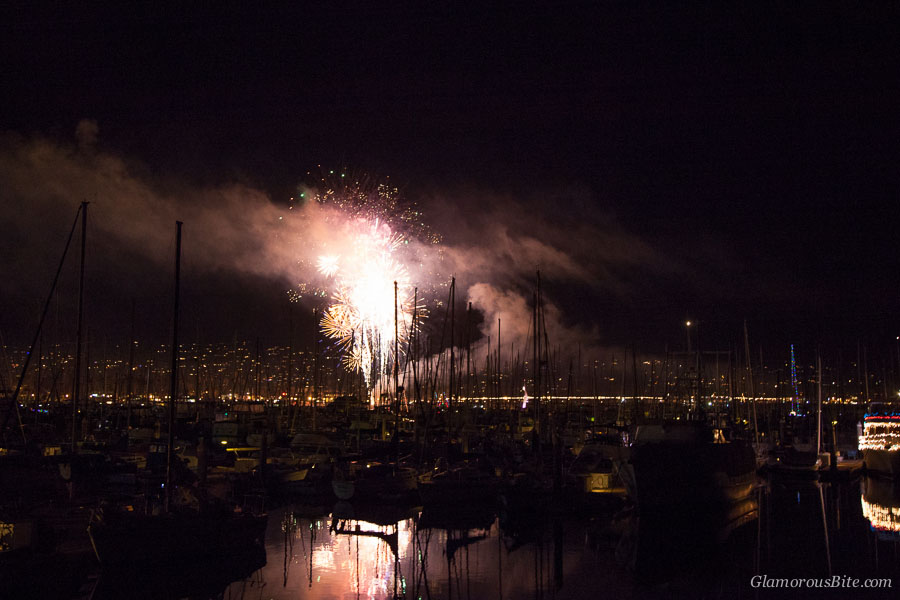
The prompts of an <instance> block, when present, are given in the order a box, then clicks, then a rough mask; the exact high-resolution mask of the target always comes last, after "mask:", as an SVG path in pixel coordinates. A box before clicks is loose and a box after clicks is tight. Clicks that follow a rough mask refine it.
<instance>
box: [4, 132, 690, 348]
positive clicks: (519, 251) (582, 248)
mask: <svg viewBox="0 0 900 600" xmlns="http://www.w3.org/2000/svg"><path fill="white" fill-rule="evenodd" d="M75 133H76V135H75V143H73V144H65V143H59V142H58V141H54V140H51V139H48V138H45V137H30V138H28V137H23V136H21V135H17V134H14V133H8V134H5V135H3V136H0V196H2V200H3V205H4V206H5V207H7V209H6V210H4V211H2V213H0V215H2V216H0V220H2V226H3V228H4V230H5V231H7V232H9V235H7V236H5V237H4V238H3V240H2V241H0V245H2V247H3V251H4V255H5V256H7V257H15V259H14V260H7V261H5V264H4V271H5V273H4V276H3V277H2V281H0V286H2V289H3V291H4V293H9V294H12V293H13V292H17V293H27V294H31V295H36V294H42V293H45V291H44V286H45V285H46V282H47V281H48V280H49V275H48V273H50V272H52V265H55V260H58V258H57V257H58V252H59V250H60V249H61V245H62V240H64V239H65V235H66V234H67V232H68V229H69V227H70V226H71V223H72V219H73V217H74V215H75V210H76V208H77V206H78V203H79V202H80V201H82V200H87V201H89V202H90V203H91V205H90V219H89V224H90V225H89V226H90V228H91V230H90V235H91V239H92V242H91V244H92V246H93V250H94V253H95V256H96V257H97V258H95V259H94V262H93V263H92V264H93V265H94V268H95V269H103V268H108V269H109V270H110V271H111V272H112V275H111V276H112V277H114V278H121V279H122V281H123V282H125V283H123V285H124V286H125V287H127V285H126V283H127V281H128V280H130V281H131V282H132V285H138V283H135V282H140V281H141V279H142V275H141V274H140V273H138V272H134V271H135V270H136V269H134V268H133V262H132V258H134V257H137V258H138V259H140V260H142V261H145V262H146V263H148V264H154V265H157V267H158V268H160V269H162V268H163V266H164V265H168V264H169V262H170V261H171V258H172V256H173V254H174V222H175V221H176V220H180V221H184V222H185V250H184V254H185V260H186V261H187V262H188V263H189V264H190V265H192V266H193V268H195V269H197V270H198V271H205V272H209V273H217V274H218V275H219V276H220V277H223V276H229V274H238V275H241V274H242V275H246V276H250V277H255V278H261V279H264V280H271V281H275V282H277V283H278V285H279V286H282V289H284V290H287V289H288V288H292V289H297V287H298V286H299V285H301V284H307V285H310V286H311V287H310V288H309V289H315V286H317V285H319V284H320V283H321V278H320V276H319V275H318V274H317V273H316V271H315V269H314V268H313V267H312V265H315V260H316V254H317V253H318V252H319V251H320V250H321V249H322V248H323V247H339V246H340V244H341V243H342V241H341V239H340V236H341V235H342V233H341V229H340V228H338V227H335V223H336V222H337V221H338V220H339V219H340V218H341V216H340V214H339V211H338V209H337V208H336V207H333V206H328V205H320V204H318V203H316V202H305V203H299V204H296V205H294V206H288V204H287V203H281V204H279V203H277V202H274V201H273V200H272V199H271V198H270V197H269V196H268V195H267V194H266V193H265V192H263V191H261V190H259V189H256V188H254V187H253V186H250V185H246V184H240V183H226V184H222V185H218V186H206V187H203V186H196V185H191V184H189V183H185V182H183V181H172V180H171V179H168V178H166V177H165V176H162V175H159V174H155V173H153V172H151V171H150V170H149V169H148V168H147V167H146V166H145V165H143V164H141V163H140V162H138V161H134V160H130V159H128V158H126V157H122V156H118V155H116V154H114V153H111V152H108V151H104V150H103V149H102V144H100V143H99V141H98V137H99V127H98V125H97V123H96V122H95V121H92V120H83V121H82V122H80V123H79V124H78V126H77V129H76V132H75ZM586 202H587V200H586V198H585V193H584V192H579V191H574V192H566V193H551V194H535V197H534V198H526V199H522V198H514V197H511V196H500V195H491V194H485V193H483V192H466V193H460V194H457V195H456V196H454V197H447V196H441V195H434V196H431V197H428V198H425V199H423V200H422V201H421V202H420V204H421V205H422V206H423V209H424V212H425V219H426V220H428V221H430V222H431V223H432V224H434V225H435V229H436V230H438V232H439V233H440V234H442V235H443V237H444V242H443V243H442V244H441V245H440V247H436V246H433V245H430V244H428V243H426V242H424V241H423V242H419V241H417V240H412V243H411V245H410V246H411V247H410V249H409V251H410V252H411V253H412V254H411V255H414V256H415V257H416V258H415V261H414V262H415V264H411V265H410V275H411V277H412V278H413V279H414V281H416V282H417V285H420V289H428V288H429V286H430V287H431V289H432V290H435V289H437V290H444V291H445V290H446V287H445V286H446V284H447V283H448V282H449V278H450V275H455V276H456V277H457V281H458V286H459V288H460V291H459V292H458V294H457V297H459V298H468V300H469V301H470V302H472V304H473V306H474V307H475V308H476V309H477V310H478V311H480V312H481V313H482V314H483V317H484V318H483V324H482V331H481V333H482V335H483V336H485V337H486V336H488V335H491V332H492V331H494V330H496V326H497V319H502V323H503V341H504V346H506V344H507V343H517V344H525V343H526V341H527V338H528V336H529V329H530V327H531V314H532V308H531V306H532V299H531V298H532V293H533V290H534V280H535V272H536V271H538V270H540V271H541V274H542V278H543V279H544V280H545V281H546V283H547V287H546V293H545V305H544V318H545V320H546V322H547V325H548V331H549V333H550V335H551V336H552V337H553V340H554V343H563V344H585V345H592V344H597V343H598V342H599V341H600V340H599V337H600V330H599V329H598V327H597V324H596V323H595V322H594V323H592V322H590V321H589V320H587V321H586V320H585V318H584V314H585V312H590V310H591V307H590V306H580V307H578V306H576V308H580V309H581V311H580V312H581V315H579V317H580V320H579V317H575V318H573V317H569V318H566V317H565V315H566V314H568V310H569V309H571V308H572V298H573V297H574V296H578V295H581V296H585V297H586V298H589V297H590V295H591V293H601V292H602V293H603V294H607V295H613V296H615V297H617V298H621V299H623V301H624V300H625V299H627V298H628V297H629V294H631V293H632V291H633V277H634V273H636V272H640V273H647V272H651V273H652V272H667V273H672V272H675V271H677V270H678V268H679V267H678V266H677V265H676V264H674V263H672V262H670V261H669V260H667V259H665V258H663V257H661V256H659V255H658V254H657V252H656V251H655V250H654V249H653V248H652V247H651V246H650V245H648V244H647V243H645V242H643V241H641V240H640V239H638V238H637V237H635V236H633V235H630V234H628V233H627V232H625V231H623V230H622V229H621V228H620V227H618V226H617V225H616V224H615V222H614V220H612V219H611V218H609V217H607V216H603V215H598V214H596V212H595V211H594V212H591V211H588V210H581V211H579V210H577V208H578V206H583V205H585V204H586ZM562 204H565V205H566V210H565V211H561V210H556V207H558V206H560V205H562ZM573 207H575V208H576V210H574V211H573V210H572V208H573ZM563 215H567V216H563ZM57 240H59V241H58V242H57ZM98 265H99V266H98ZM419 282H421V283H419ZM441 286H444V287H441ZM19 288H22V289H19ZM573 290H588V292H589V293H588V294H586V295H585V294H584V292H583V291H575V292H573ZM441 293H443V292H441ZM10 297H12V296H10ZM588 301H589V300H588ZM4 326H5V327H8V326H9V325H8V324H5V325H4Z"/></svg>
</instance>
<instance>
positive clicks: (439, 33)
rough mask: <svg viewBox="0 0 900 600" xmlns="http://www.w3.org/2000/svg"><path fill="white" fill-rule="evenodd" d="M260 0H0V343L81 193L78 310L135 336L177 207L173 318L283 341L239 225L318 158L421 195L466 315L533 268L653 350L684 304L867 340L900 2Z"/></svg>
mask: <svg viewBox="0 0 900 600" xmlns="http://www.w3.org/2000/svg"><path fill="white" fill-rule="evenodd" d="M279 8H280V9H281V10H275V9H274V8H272V9H271V10H261V9H258V8H257V7H255V6H251V5H249V4H247V5H241V4H228V5H224V6H217V7H178V8H176V9H173V10H172V11H171V12H166V11H161V10H158V9H157V10H154V9H153V8H135V7H130V6H126V5H123V6H121V7H106V6H103V7H101V6H90V7H82V6H65V5H64V6H48V7H47V8H43V7H40V6H34V5H33V4H27V3H11V4H7V5H5V6H4V7H3V8H2V9H0V57H2V62H3V64H4V68H3V70H2V72H0V105H2V106H3V107H4V110H3V111H2V113H0V206H2V209H0V219H2V221H0V224H2V227H3V231H4V234H3V235H2V236H0V248H2V252H3V256H4V260H3V261H2V266H0V312H2V314H0V333H2V335H3V336H4V339H5V341H6V342H7V344H10V345H22V344H24V343H26V342H27V341H30V338H31V335H33V331H34V327H35V326H36V323H37V317H38V316H39V309H40V305H41V304H42V303H43V301H44V298H45V295H46V293H47V290H48V289H49V284H50V282H51V280H52V275H53V272H54V270H55V268H56V264H57V261H58V260H59V255H60V253H61V251H62V246H63V243H64V241H65V236H66V234H67V233H68V229H69V227H70V225H71V221H72V219H73V218H74V215H75V210H76V209H77V206H78V202H80V201H81V200H89V201H91V209H90V211H91V212H90V214H91V220H90V226H89V227H90V234H89V235H90V236H92V237H90V238H89V256H88V262H87V275H88V282H89V285H88V300H87V313H86V317H87V323H88V328H89V331H91V332H93V334H94V335H95V336H98V337H102V338H103V339H120V338H122V337H123V336H127V335H128V331H129V324H130V314H131V303H132V300H134V301H135V306H136V312H137V315H138V316H137V319H136V321H137V324H136V329H137V337H138V338H139V339H146V340H148V341H152V342H163V341H165V340H166V338H167V336H168V335H169V333H168V332H169V328H170V322H169V316H168V311H169V307H170V289H171V281H170V270H171V259H172V254H173V252H174V220H175V218H180V219H182V220H184V221H185V261H186V267H185V268H186V273H185V274H186V280H185V283H184V286H185V287H184V307H185V313H184V320H183V322H182V328H183V330H184V332H185V334H184V335H185V336H187V337H189V338H191V337H197V336H199V338H200V339H205V340H209V341H219V340H229V339H232V338H233V337H235V336H237V337H238V338H240V339H255V338H256V337H257V336H258V337H260V338H262V339H263V340H264V343H266V344H270V345H274V344H276V343H283V340H281V339H280V338H283V337H284V331H285V322H286V320H287V291H288V290H289V289H292V288H294V287H295V286H296V285H297V284H298V283H299V281H298V279H299V277H300V275H299V274H300V271H297V273H293V272H291V271H290V269H287V268H282V269H280V270H277V271H276V270H275V269H274V265H270V264H267V263H269V262H271V261H272V256H273V254H272V249H271V247H270V246H271V245H272V243H273V242H272V240H274V239H275V234H274V233H271V231H274V230H271V231H270V230H268V229H265V227H263V228H262V229H261V228H260V227H261V225H266V224H267V223H270V221H271V219H270V217H272V216H273V215H277V214H280V212H279V211H284V210H287V206H288V205H289V203H290V199H291V198H292V197H296V196H298V195H299V192H300V190H301V186H302V185H303V184H304V183H306V182H307V181H308V179H309V176H308V175H307V172H316V171H317V170H318V169H328V170H330V169H338V170H341V169H345V168H346V169H347V170H348V172H349V173H352V174H354V175H359V174H365V175H366V176H370V177H372V178H374V179H376V180H380V181H386V180H389V181H390V183H391V184H392V185H396V186H397V187H398V188H399V190H400V192H401V194H402V196H403V197H404V198H405V199H406V200H408V201H409V202H415V203H416V205H417V207H419V208H420V209H421V212H422V216H423V219H424V220H425V221H426V222H427V223H428V224H429V225H430V226H431V227H432V228H433V229H434V231H435V232H437V233H438V234H440V235H441V236H442V238H443V243H442V245H443V248H444V250H445V252H444V261H445V262H444V263H442V265H443V267H444V268H445V270H446V275H447V276H449V275H450V274H456V275H458V276H459V285H460V294H459V305H458V308H459V310H460V311H462V310H463V309H464V307H465V300H467V299H470V298H471V299H474V300H475V301H476V304H477V303H478V302H481V303H482V306H481V309H482V310H481V312H480V314H482V315H483V319H484V320H485V325H486V326H487V325H490V323H488V321H490V320H491V319H492V318H494V316H495V315H496V314H510V313H509V312H504V311H507V310H512V309H513V307H516V306H519V307H521V306H523V305H522V304H521V302H520V301H521V300H522V299H524V300H525V301H527V302H530V297H531V288H532V286H533V284H532V281H533V272H534V271H535V270H536V269H538V268H540V269H541V270H542V272H543V275H544V279H545V292H546V297H547V299H548V302H550V303H552V305H553V306H554V307H555V309H557V310H558V313H556V314H557V316H558V322H555V323H554V325H556V328H555V331H554V330H553V329H551V331H550V334H551V335H557V336H558V338H557V339H558V340H559V343H566V344H569V343H572V344H574V343H580V342H583V343H585V344H592V345H595V346H597V347H601V348H612V347H622V346H626V345H627V346H635V347H637V348H638V351H639V352H647V353H658V352H662V351H664V349H665V347H666V346H667V345H668V346H669V347H670V348H671V347H679V346H681V345H683V344H684V339H685V331H684V322H685V321H686V320H688V319H691V320H693V321H695V322H698V323H699V324H700V335H701V344H703V346H705V347H714V348H716V349H727V348H729V347H733V346H734V345H736V344H737V345H742V343H743V338H742V336H743V322H744V320H745V319H746V320H747V321H748V324H749V329H750V336H751V345H752V346H753V347H758V346H760V345H762V346H764V347H765V348H766V349H767V351H768V350H773V351H779V352H780V351H785V352H786V348H787V347H788V345H789V344H790V343H795V344H796V345H797V348H798V353H800V355H801V356H809V355H810V354H811V353H814V352H815V347H816V345H818V344H821V345H822V346H823V347H825V348H838V347H841V348H844V349H846V350H847V351H848V352H849V351H851V350H855V347H856V345H857V342H859V343H862V344H867V345H868V346H869V347H871V348H873V349H874V348H878V349H879V352H882V353H885V359H887V354H888V353H889V352H890V351H891V348H892V343H893V341H894V340H895V338H896V336H897V335H900V319H898V313H897V308H898V303H897V291H898V290H900V253H898V251H897V245H896V231H895V230H896V226H897V219H896V216H895V214H894V213H895V212H896V209H895V208H894V207H895V205H896V190H897V189H898V184H900V171H898V169H897V164H898V159H900V141H898V140H900V112H898V111H897V110H896V98H897V93H898V90H900V47H898V46H900V40H898V38H897V36H896V35H895V30H896V26H897V25H898V24H900V18H898V14H897V9H896V8H895V7H890V6H873V7H868V8H867V9H866V10H862V9H859V8H854V7H851V6H846V5H844V4H842V3H838V2H825V3H816V5H814V6H812V5H807V4H804V3H790V2H788V3H772V4H754V5H752V6H740V7H729V6H718V5H709V6H702V7H700V6H690V7H683V8H681V9H677V8H673V7H670V6H660V5H629V4H608V5H600V6H595V5H593V4H591V3H581V2H562V3H553V4H548V5H545V6H544V5H529V6H518V5H517V6H514V7H509V8H496V7H487V6H477V7H475V6H470V7H460V6H455V5H452V4H446V5H445V4H424V5H423V4H420V3H403V2H401V3H394V4H391V5H390V6H384V7H381V6H379V7H376V6H371V5H368V4H366V3H352V2H351V3H342V4H340V5H339V6H338V5H332V4H331V3H325V2H312V3H303V4H302V5H295V4H286V5H284V6H282V7H279ZM320 165H321V167H320ZM168 223H171V229H172V231H167V230H166V229H165V228H166V227H167V226H168V225H167V224H168ZM266 226H267V225H266ZM290 244H293V245H297V246H298V247H300V246H302V240H299V239H295V240H291V241H290ZM291 247H293V246H291ZM260 249H265V250H266V252H265V253H263V252H261V251H260ZM282 254H283V255H284V256H285V257H287V258H286V260H287V261H288V262H289V258H290V255H289V253H288V252H287V250H283V251H282ZM68 261H69V262H68V266H67V269H66V271H65V273H64V276H63V281H62V287H61V293H60V297H59V301H58V303H57V304H55V305H54V311H55V312H54V314H53V319H52V323H53V326H54V327H56V328H57V329H56V330H55V331H56V333H55V334H54V335H56V336H57V337H59V338H65V337H66V336H71V335H73V333H72V330H73V325H71V324H70V322H71V316H72V314H73V302H74V293H73V290H74V286H75V271H76V264H77V248H75V249H73V253H72V254H70V256H69V259H68ZM442 274H443V272H442ZM448 278H449V277H448ZM434 284H435V282H434V281H423V282H422V286H423V287H426V286H428V285H434ZM312 306H313V304H312V303H311V302H310V300H309V298H307V299H305V300H304V301H303V302H302V303H301V304H299V305H297V307H296V315H295V318H296V323H297V326H298V327H301V326H302V327H311V323H310V322H309V320H311V312H312ZM433 313H434V314H437V311H433ZM304 319H306V320H307V322H306V323H304V322H303V321H304ZM526 329H527V325H526ZM48 331H49V330H48ZM511 331H512V330H511ZM578 336H580V337H581V339H576V338H577V337H578Z"/></svg>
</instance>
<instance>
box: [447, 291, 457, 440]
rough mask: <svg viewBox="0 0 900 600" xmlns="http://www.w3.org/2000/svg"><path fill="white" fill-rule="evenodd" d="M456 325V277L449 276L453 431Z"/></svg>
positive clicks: (451, 421)
mask: <svg viewBox="0 0 900 600" xmlns="http://www.w3.org/2000/svg"><path fill="white" fill-rule="evenodd" d="M455 327H456V277H451V278H450V401H449V405H450V417H449V420H448V423H449V424H450V427H449V429H450V431H451V432H452V431H453V379H454V377H455V372H454V367H455V366H456V355H455V353H454V346H455V341H456V340H455V337H454V333H455V332H454V330H455Z"/></svg>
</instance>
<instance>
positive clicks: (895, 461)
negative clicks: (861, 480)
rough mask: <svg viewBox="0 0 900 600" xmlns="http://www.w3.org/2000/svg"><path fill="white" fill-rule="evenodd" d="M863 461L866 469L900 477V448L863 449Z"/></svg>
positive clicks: (894, 477) (895, 477)
mask: <svg viewBox="0 0 900 600" xmlns="http://www.w3.org/2000/svg"><path fill="white" fill-rule="evenodd" d="M863 463H864V464H865V465H866V470H867V471H871V472H872V473H877V474H878V475H883V476H885V477H891V478H893V479H898V478H900V450H863Z"/></svg>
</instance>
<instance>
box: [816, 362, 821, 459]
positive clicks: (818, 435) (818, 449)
mask: <svg viewBox="0 0 900 600" xmlns="http://www.w3.org/2000/svg"><path fill="white" fill-rule="evenodd" d="M816 369H817V370H818V375H817V376H816V388H817V390H816V391H817V395H818V402H817V403H818V410H817V411H816V414H817V419H816V454H822V355H821V354H819V353H818V352H816Z"/></svg>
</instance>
